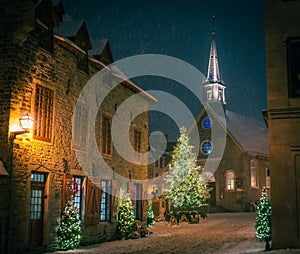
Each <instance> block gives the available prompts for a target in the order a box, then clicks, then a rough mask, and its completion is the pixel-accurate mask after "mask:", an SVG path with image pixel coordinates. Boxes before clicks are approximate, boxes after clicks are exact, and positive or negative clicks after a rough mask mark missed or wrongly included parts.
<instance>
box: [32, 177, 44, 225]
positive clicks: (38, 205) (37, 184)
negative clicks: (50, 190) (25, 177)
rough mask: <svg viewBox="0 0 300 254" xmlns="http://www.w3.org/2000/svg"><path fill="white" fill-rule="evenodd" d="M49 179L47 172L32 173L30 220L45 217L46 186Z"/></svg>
mask: <svg viewBox="0 0 300 254" xmlns="http://www.w3.org/2000/svg"><path fill="white" fill-rule="evenodd" d="M46 179H47V174H45V173H32V174H31V176H30V180H31V191H30V220H35V221H38V220H42V219H43V206H44V188H45V183H46Z"/></svg>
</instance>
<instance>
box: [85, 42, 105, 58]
mask: <svg viewBox="0 0 300 254" xmlns="http://www.w3.org/2000/svg"><path fill="white" fill-rule="evenodd" d="M91 42H92V46H93V48H92V49H91V50H89V55H90V56H94V55H101V54H102V52H103V50H104V48H105V46H106V44H107V43H108V40H107V39H97V40H95V39H92V40H91Z"/></svg>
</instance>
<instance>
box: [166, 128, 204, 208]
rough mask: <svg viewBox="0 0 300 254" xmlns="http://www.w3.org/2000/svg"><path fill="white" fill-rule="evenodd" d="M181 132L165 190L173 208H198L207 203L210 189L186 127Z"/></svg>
mask: <svg viewBox="0 0 300 254" xmlns="http://www.w3.org/2000/svg"><path fill="white" fill-rule="evenodd" d="M180 132H181V135H180V137H179V138H178V140H177V145H176V147H175V149H174V153H173V155H172V161H171V164H170V170H169V173H168V174H167V175H166V176H165V191H166V192H167V199H168V200H169V201H170V204H171V210H178V209H180V210H188V209H190V208H197V207H200V206H202V205H203V204H206V203H207V199H208V198H209V197H210V194H209V191H210V190H209V188H208V186H207V184H206V182H205V180H204V178H203V177H202V176H201V172H202V170H203V168H202V167H200V166H198V165H197V162H196V154H195V153H193V151H192V150H193V147H192V146H191V145H189V137H188V135H187V134H186V129H185V128H181V130H180Z"/></svg>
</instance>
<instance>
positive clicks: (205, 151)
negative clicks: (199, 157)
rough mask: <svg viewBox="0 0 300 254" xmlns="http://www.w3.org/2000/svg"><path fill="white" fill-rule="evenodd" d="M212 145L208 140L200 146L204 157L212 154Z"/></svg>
mask: <svg viewBox="0 0 300 254" xmlns="http://www.w3.org/2000/svg"><path fill="white" fill-rule="evenodd" d="M212 149H213V147H212V143H211V141H210V140H205V141H203V142H202V144H201V151H202V153H203V154H205V155H209V154H210V153H211V152H212Z"/></svg>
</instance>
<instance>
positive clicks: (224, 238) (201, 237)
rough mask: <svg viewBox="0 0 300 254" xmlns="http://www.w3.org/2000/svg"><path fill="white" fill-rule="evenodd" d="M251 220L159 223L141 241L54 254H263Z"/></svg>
mask: <svg viewBox="0 0 300 254" xmlns="http://www.w3.org/2000/svg"><path fill="white" fill-rule="evenodd" d="M255 217H256V213H211V214H208V217H207V218H206V219H205V220H201V222H200V223H199V224H188V223H181V224H179V225H177V226H169V225H168V223H167V222H165V221H161V222H158V223H156V224H155V226H154V227H152V228H150V229H149V230H150V231H151V232H152V234H151V235H149V236H147V237H145V238H139V239H135V240H119V241H112V242H105V243H100V244H95V245H90V246H83V247H80V248H79V249H77V250H71V251H66V252H63V251H60V252H56V253H66V254H68V253H84V254H90V253H93V254H95V253H99V254H101V253H105V254H113V253H114V254H121V253H124V254H125V253H126V254H128V253H139V254H148V253H149V254H150V253H151V254H158V253H160V254H162V253H164V254H175V253H176V254H177V253H187V254H199V253H204V254H206V253H207V254H223V253H225V254H227V253H228V254H237V253H263V251H264V248H265V243H263V242H260V241H259V240H258V239H256V238H255ZM269 253H270V254H277V253H278V254H281V253H294V254H296V253H300V250H279V251H275V250H274V251H271V252H269Z"/></svg>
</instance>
